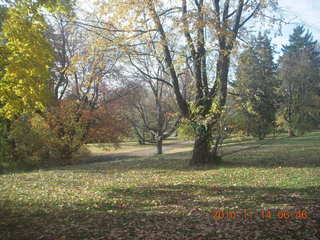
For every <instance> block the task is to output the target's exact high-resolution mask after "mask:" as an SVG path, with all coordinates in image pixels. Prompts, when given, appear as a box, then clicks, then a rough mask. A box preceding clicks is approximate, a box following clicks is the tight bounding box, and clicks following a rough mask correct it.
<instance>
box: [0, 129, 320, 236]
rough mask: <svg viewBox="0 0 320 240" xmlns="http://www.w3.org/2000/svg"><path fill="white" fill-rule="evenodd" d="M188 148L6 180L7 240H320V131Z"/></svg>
mask: <svg viewBox="0 0 320 240" xmlns="http://www.w3.org/2000/svg"><path fill="white" fill-rule="evenodd" d="M186 150H188V151H185V152H183V153H175V154H166V155H163V156H154V157H147V158H132V159H130V158H129V159H125V160H121V161H112V162H103V163H92V164H81V165H73V166H68V167H60V168H51V169H43V170H39V171H33V172H24V173H16V174H5V175H0V184H1V185H0V239H4V240H6V239H8V240H19V239H26V240H68V239H81V240H82V239H92V240H93V239H95V240H98V239H99V240H101V239H286V240H289V239H299V240H302V239H308V240H309V239H310V240H312V239H320V133H319V132H317V133H310V134H308V135H306V136H304V137H296V138H286V137H278V138H275V139H271V138H270V139H266V140H263V141H253V140H251V141H250V140H249V141H245V142H234V141H228V142H227V143H226V144H225V146H224V148H223V152H224V155H225V156H224V160H223V162H222V163H221V164H220V165H218V166H214V167H212V166H210V167H189V166H188V159H189V158H190V156H191V152H190V151H189V148H186ZM262 210H264V212H262ZM268 210H270V212H268ZM222 213H223V214H224V216H223V218H222ZM262 213H265V215H262ZM270 213H271V214H272V215H271V216H270V215H268V214H270ZM234 214H236V216H235V215H234Z"/></svg>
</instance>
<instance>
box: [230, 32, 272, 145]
mask: <svg viewBox="0 0 320 240" xmlns="http://www.w3.org/2000/svg"><path fill="white" fill-rule="evenodd" d="M275 71H276V65H275V63H274V62H273V49H272V46H271V42H270V39H269V38H268V37H267V36H266V35H262V34H259V35H258V37H256V38H255V39H254V40H253V41H252V43H251V45H250V46H249V47H248V48H247V49H246V50H244V51H243V52H242V53H241V55H240V58H239V66H238V69H237V74H236V75H237V80H236V82H235V91H236V92H237V95H238V97H237V98H238V101H237V102H238V103H240V111H241V112H242V114H243V116H245V120H246V122H247V124H245V125H246V126H248V130H249V133H250V134H252V135H253V136H255V137H258V138H259V139H263V138H264V137H265V136H266V134H267V133H269V132H270V131H271V130H272V128H274V126H275V120H276V110H277V108H276V106H277V92H276V91H277V87H278V81H277V79H276V76H275Z"/></svg>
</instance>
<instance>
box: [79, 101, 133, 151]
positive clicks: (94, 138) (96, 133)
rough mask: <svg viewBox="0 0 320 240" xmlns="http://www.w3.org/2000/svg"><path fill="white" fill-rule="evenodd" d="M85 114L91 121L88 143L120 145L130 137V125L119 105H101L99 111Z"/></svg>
mask: <svg viewBox="0 0 320 240" xmlns="http://www.w3.org/2000/svg"><path fill="white" fill-rule="evenodd" d="M84 114H85V115H89V117H87V118H86V119H89V120H90V128H89V131H88V135H87V137H86V142H91V143H113V144H115V145H118V144H119V143H120V142H121V141H122V140H123V138H124V137H127V136H128V133H129V124H128V122H127V121H126V120H125V119H124V118H123V117H122V114H121V112H120V108H119V107H118V106H117V105H115V104H108V105H100V106H99V108H98V109H97V110H95V111H86V112H85V113H84Z"/></svg>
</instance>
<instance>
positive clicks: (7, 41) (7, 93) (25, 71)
mask: <svg viewBox="0 0 320 240" xmlns="http://www.w3.org/2000/svg"><path fill="white" fill-rule="evenodd" d="M46 30H47V25H46V23H45V21H44V19H43V16H42V15H41V14H39V12H38V11H37V9H34V8H28V7H19V6H16V7H12V8H10V9H9V10H8V13H7V17H6V19H5V21H4V23H3V28H2V35H1V36H0V41H1V42H2V48H1V50H2V51H4V52H6V53H7V55H6V56H7V61H6V63H7V64H6V66H5V67H4V69H3V70H4V74H3V77H2V78H1V79H0V103H1V104H0V116H3V117H5V118H7V119H13V118H15V117H16V116H18V115H20V114H23V113H25V112H30V111H31V112H33V111H36V110H40V111H43V110H44V109H45V104H46V102H47V100H48V99H49V96H50V91H49V82H50V68H51V65H52V62H53V51H52V49H51V47H50V44H49V42H48V40H47V39H46V38H45V36H44V33H45V31H46Z"/></svg>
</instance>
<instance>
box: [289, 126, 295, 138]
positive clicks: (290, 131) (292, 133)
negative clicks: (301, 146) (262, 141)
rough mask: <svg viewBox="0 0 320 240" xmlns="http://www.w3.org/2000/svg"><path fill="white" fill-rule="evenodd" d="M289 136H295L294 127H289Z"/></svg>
mask: <svg viewBox="0 0 320 240" xmlns="http://www.w3.org/2000/svg"><path fill="white" fill-rule="evenodd" d="M288 136H289V137H294V136H295V134H294V131H293V129H292V128H291V127H289V128H288Z"/></svg>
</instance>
